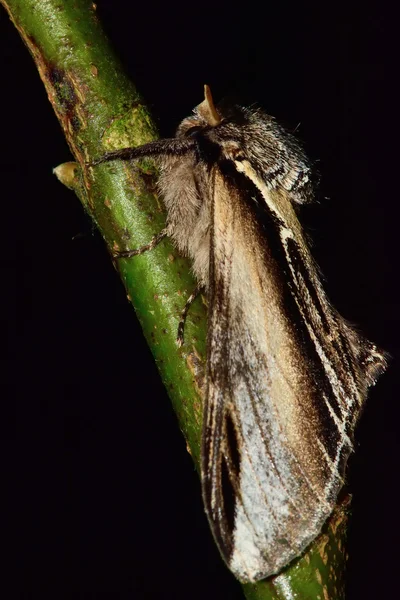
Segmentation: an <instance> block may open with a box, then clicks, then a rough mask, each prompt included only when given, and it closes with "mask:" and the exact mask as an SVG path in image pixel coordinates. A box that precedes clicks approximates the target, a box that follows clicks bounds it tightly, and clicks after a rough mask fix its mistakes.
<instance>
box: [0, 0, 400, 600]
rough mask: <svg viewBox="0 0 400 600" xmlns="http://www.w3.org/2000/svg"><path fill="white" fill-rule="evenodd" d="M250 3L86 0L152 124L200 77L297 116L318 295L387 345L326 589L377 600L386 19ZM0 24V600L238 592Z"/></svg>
mask: <svg viewBox="0 0 400 600" xmlns="http://www.w3.org/2000/svg"><path fill="white" fill-rule="evenodd" d="M274 4H275V3H274ZM261 6H262V10H263V13H259V11H260V10H261ZM261 6H260V5H258V4H257V3H254V2H248V3H244V4H243V3H241V4H240V6H238V7H237V8H235V7H234V6H233V5H231V4H230V3H224V2H219V3H217V4H216V5H214V4H213V3H208V4H207V3H205V4H200V3H193V4H187V5H186V6H185V7H184V9H182V8H181V7H178V4H177V3H175V4H174V3H172V4H171V3H160V4H159V5H157V4H150V3H144V6H142V7H141V8H139V9H138V7H135V6H133V3H132V6H131V5H130V4H129V5H128V3H126V2H123V1H122V0H113V1H112V2H111V1H110V2H107V1H106V0H103V1H100V0H99V1H98V14H99V16H100V19H101V20H102V21H103V23H104V27H105V29H106V31H107V33H108V35H109V36H110V38H111V39H112V41H113V44H114V46H115V48H116V50H117V52H118V54H119V55H120V57H121V60H122V61H123V63H124V65H125V67H126V70H127V71H128V73H129V74H130V76H131V77H132V78H133V79H134V81H135V82H136V84H137V86H138V89H139V90H140V91H141V92H142V94H143V95H144V97H145V98H146V100H147V101H148V102H149V104H150V105H151V107H152V109H153V114H154V115H155V117H156V119H157V122H158V124H159V128H160V132H161V134H162V135H164V136H166V135H172V134H173V132H174V128H175V127H176V125H177V124H178V122H179V121H180V120H181V119H182V118H183V117H184V116H186V115H187V114H188V113H189V112H190V111H191V109H192V108H193V107H194V106H195V105H196V104H198V103H199V102H200V101H201V100H202V86H203V84H204V83H208V84H210V86H211V89H212V91H213V94H214V97H215V98H216V99H217V100H218V99H220V98H222V97H226V96H232V97H234V98H235V99H236V100H239V101H240V102H242V103H244V104H252V103H256V104H257V105H259V106H262V107H263V108H264V109H265V110H266V111H267V112H269V113H270V114H273V115H274V116H276V117H277V118H278V119H279V120H280V121H281V122H282V123H283V124H285V125H286V126H287V127H288V128H289V129H291V130H293V129H294V128H296V127H297V126H298V129H297V135H298V136H299V138H300V139H301V140H302V141H303V143H304V144H305V147H306V149H307V152H308V153H309V155H310V156H311V157H312V159H313V160H314V161H315V162H316V166H317V168H318V170H319V172H320V173H321V175H322V182H321V185H320V188H319V192H318V200H319V202H318V203H315V204H314V205H312V206H311V207H309V208H306V209H305V210H304V211H303V212H304V216H303V221H304V223H305V225H306V228H307V230H308V231H309V233H310V234H311V235H312V238H313V240H314V255H315V256H316V258H317V260H318V262H319V264H320V266H321V267H322V271H323V273H324V274H325V276H326V288H327V290H328V293H329V295H330V297H331V299H332V301H333V302H334V304H335V305H336V306H337V307H338V308H339V310H340V311H341V312H342V314H343V315H344V316H346V317H347V318H348V319H349V320H350V321H352V322H354V323H357V325H359V327H360V328H361V329H362V331H364V332H365V334H366V335H368V337H370V338H371V339H373V340H374V341H376V342H377V343H379V344H380V345H381V346H382V347H384V348H385V349H387V350H388V351H389V352H390V353H391V354H392V356H393V360H392V363H391V367H390V370H389V371H388V373H387V374H386V375H385V376H384V377H382V379H381V380H380V381H379V385H378V386H377V387H376V388H375V389H374V390H373V391H372V393H371V395H370V399H369V401H368V403H367V405H366V409H365V412H364V415H363V418H362V420H361V423H360V426H359V427H358V430H357V436H356V448H357V452H356V454H355V455H354V456H353V458H352V459H351V463H350V470H349V476H348V480H349V486H350V489H351V490H352V492H353V493H354V500H353V512H354V514H353V518H352V523H351V528H350V540H349V554H350V559H349V572H348V594H347V598H349V599H350V600H352V599H356V598H375V597H380V598H384V597H392V595H393V589H394V588H393V589H392V586H394V585H395V582H396V579H395V576H396V575H397V571H396V570H395V569H396V568H397V564H398V558H399V551H398V538H399V533H400V516H399V511H398V499H397V487H398V483H397V476H398V460H399V454H400V453H399V450H400V448H399V436H398V417H399V408H398V406H399V402H398V396H399V390H398V380H397V377H396V374H397V371H398V367H397V356H398V335H399V331H398V321H399V316H398V314H399V311H398V301H397V297H398V294H397V287H398V284H397V279H398V277H397V276H396V275H397V273H398V252H397V244H398V238H399V233H398V231H399V225H398V202H399V193H398V181H399V168H398V165H397V156H396V154H397V134H398V125H397V120H398V116H397V112H398V109H397V104H398V99H397V98H395V97H394V88H395V84H394V83H392V82H393V81H395V79H396V78H395V72H396V67H395V56H393V57H392V53H394V50H395V37H394V36H392V33H391V27H390V22H391V18H392V17H391V15H389V14H386V13H384V12H383V10H382V9H381V8H380V7H379V6H377V5H375V6H374V5H370V6H369V7H366V6H364V9H363V12H359V11H358V10H356V8H355V7H354V8H351V7H347V8H346V9H345V10H343V11H342V10H340V9H339V8H337V9H336V10H335V9H334V8H331V9H330V8H328V7H327V6H323V7H319V9H313V10H311V9H310V8H308V9H306V8H305V7H302V8H301V7H299V6H298V3H296V6H297V8H296V9H295V11H294V7H293V6H292V5H291V3H287V4H283V5H281V8H277V7H276V6H274V9H273V11H272V9H271V8H270V7H269V6H268V4H267V3H265V4H263V5H261ZM144 10H147V11H148V12H147V13H146V14H144V13H141V11H144ZM293 11H294V12H293ZM393 18H394V16H393ZM150 20H151V22H150ZM0 28H1V29H0V48H1V115H2V119H1V150H2V152H1V160H0V168H1V180H0V181H1V210H2V235H1V243H2V249H1V263H2V275H1V281H2V283H3V286H2V288H3V292H2V294H1V300H2V303H4V306H2V309H1V319H2V325H3V328H4V329H3V330H5V331H6V334H7V344H6V345H3V344H2V346H3V348H2V365H3V366H4V367H5V369H4V373H3V375H2V377H1V381H2V385H5V386H6V390H7V392H8V394H7V395H6V396H5V397H6V399H7V404H8V402H9V400H8V399H10V400H11V401H12V404H14V403H15V405H16V412H17V419H16V435H15V428H14V427H12V428H10V430H8V429H6V431H5V439H6V442H7V452H6V453H5V457H6V460H7V463H8V464H9V465H11V469H12V472H13V473H14V481H15V485H14V484H13V488H12V489H13V490H14V489H15V490H16V495H15V498H16V500H15V501H14V503H13V511H12V513H13V515H15V517H16V521H15V527H13V534H12V537H13V540H14V541H16V543H17V547H18V566H19V574H18V576H17V578H16V579H14V580H13V581H14V583H13V585H14V591H15V594H16V597H19V598H67V597H68V598H70V597H71V598H82V599H85V600H86V599H89V598H123V599H125V598H126V599H127V598H138V599H142V598H146V599H149V600H150V599H153V598H165V599H167V598H173V599H176V600H180V599H182V600H183V599H185V600H186V599H188V598H190V599H192V600H197V599H199V600H200V599H205V598H207V599H213V598H219V599H220V598H229V599H233V600H234V599H239V598H243V595H242V591H241V588H240V586H239V584H238V583H236V582H235V580H234V578H233V577H232V576H231V575H230V574H229V572H228V571H227V569H226V568H225V567H224V565H223V564H222V561H221V560H220V558H219V555H218V552H217V550H216V548H215V546H214V543H213V541H212V539H211V535H210V532H209V529H208V525H207V522H206V519H205V516H204V513H203V509H202V502H201V497H200V487H199V482H198V478H197V475H196V473H195V471H194V468H193V465H192V462H191V459H190V457H189V455H188V454H187V452H186V448H185V442H184V440H183V437H182V436H181V434H180V432H179V428H178V426H177V422H176V419H175V416H174V414H173V412H172V409H171V407H170V403H169V400H168V398H167V396H166V394H165V392H164V390H163V387H162V385H161V383H160V381H159V378H158V375H157V372H156V369H155V366H154V364H153V361H152V357H151V355H150V352H149V350H148V349H147V347H146V345H145V343H144V340H143V338H142V334H141V330H140V328H139V326H138V324H137V323H136V320H135V315H134V312H133V310H132V309H131V307H130V306H129V305H128V303H127V301H126V298H125V293H124V289H123V287H122V284H121V283H120V282H119V279H118V275H117V273H116V272H115V271H114V269H113V267H112V264H111V261H110V259H109V256H108V254H107V252H106V250H105V248H104V246H103V243H102V241H101V239H100V237H99V235H98V234H97V233H96V231H94V230H93V227H92V225H91V223H90V221H89V219H88V218H87V217H86V216H85V215H84V213H83V210H82V208H81V206H80V204H79V201H78V200H77V198H76V197H75V196H74V195H73V193H72V192H70V191H68V190H67V189H66V188H63V186H62V185H60V184H59V183H58V182H57V180H56V179H55V177H54V176H53V175H52V172H51V170H52V168H53V167H54V166H56V165H58V164H59V163H61V162H64V161H66V160H70V159H71V156H70V153H69V150H68V147H67V145H66V143H65V141H64V139H63V135H62V132H61V129H60V127H59V125H58V122H57V120H56V118H55V116H54V114H53V112H52V109H51V106H50V104H49V103H48V101H47V98H46V94H45V91H44V88H43V85H42V83H41V81H40V79H39V76H38V74H37V72H36V70H35V66H34V64H33V61H32V59H31V57H30V55H29V53H28V51H27V50H26V48H25V47H24V45H23V43H22V42H21V40H20V38H19V36H18V33H17V31H16V30H15V29H14V28H13V26H12V24H11V23H10V22H9V21H8V18H7V16H6V14H5V12H4V11H3V10H2V9H1V12H0ZM391 86H393V89H390V88H391ZM4 351H5V352H4ZM3 354H4V356H3ZM8 384H9V385H8ZM396 386H397V389H395V387H396ZM8 442H9V444H8ZM7 597H9V596H7Z"/></svg>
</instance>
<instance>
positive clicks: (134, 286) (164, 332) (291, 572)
mask: <svg viewBox="0 0 400 600" xmlns="http://www.w3.org/2000/svg"><path fill="white" fill-rule="evenodd" d="M0 1H1V3H2V4H3V5H4V7H5V8H6V10H7V11H8V13H9V15H10V18H11V19H12V21H13V23H14V25H15V26H16V28H17V29H18V31H19V33H20V35H21V37H22V39H23V40H24V42H25V44H26V45H27V47H28V49H29V51H30V52H31V54H32V56H33V59H34V61H35V63H36V66H37V68H38V71H39V74H40V77H41V78H42V81H43V83H44V85H45V87H46V90H47V93H48V97H49V100H50V102H51V104H52V106H53V109H54V111H55V113H56V115H57V117H58V119H59V121H60V124H61V126H62V129H63V131H64V134H65V137H66V139H67V141H68V144H69V147H70V149H71V152H72V154H73V155H74V158H75V161H76V163H66V164H65V165H60V167H58V169H57V170H56V174H57V176H58V178H59V179H60V180H61V181H62V182H63V183H64V184H65V185H67V186H68V187H70V188H72V189H73V190H74V191H75V192H76V193H77V195H78V197H79V199H80V200H81V202H82V204H83V206H84V207H85V209H86V210H87V211H88V212H89V213H90V215H91V216H92V218H93V219H94V221H95V223H96V225H97V227H98V228H99V230H100V232H101V234H102V236H103V238H104V240H105V242H106V244H107V247H108V249H109V250H110V253H111V254H112V253H114V252H115V251H118V250H124V249H132V248H137V247H140V246H142V245H144V244H147V243H148V242H149V241H150V240H151V238H152V237H153V236H154V235H155V234H157V233H158V232H160V231H161V229H162V228H163V226H164V223H165V213H164V208H163V206H162V204H161V203H160V201H159V200H158V199H157V198H156V197H154V195H152V193H151V192H152V191H153V190H154V189H155V173H154V169H153V168H152V167H151V166H150V165H149V164H147V163H146V162H144V161H143V162H142V163H141V164H140V165H139V166H137V167H135V168H132V166H131V165H130V164H129V163H111V164H107V165H100V166H98V167H95V168H88V167H87V166H86V165H87V163H88V162H89V161H91V160H93V159H94V158H97V157H98V156H100V155H102V154H103V153H104V152H106V151H110V150H114V149H117V148H122V147H127V146H137V145H140V144H143V143H146V142H148V141H151V140H153V139H155V138H156V137H157V133H156V128H155V127H154V124H153V123H152V120H151V118H150V115H149V111H148V109H147V108H146V106H145V105H144V104H143V101H142V99H141V98H140V95H139V94H138V92H137V90H136V89H135V87H134V86H133V84H132V83H131V82H130V81H129V80H128V79H127V78H126V76H125V75H124V73H123V72H122V69H121V67H120V65H119V63H118V60H117V59H116V57H115V56H114V54H113V52H112V50H111V48H110V45H109V43H108V41H107V39H106V37H105V35H104V33H103V31H102V28H101V26H100V24H99V21H98V18H97V16H96V7H95V5H94V4H93V3H92V2H89V1H88V0H40V1H38V0H0ZM201 84H202V82H199V92H200V90H201ZM198 100H199V102H200V101H201V98H199V99H198ZM116 266H117V268H118V269H119V272H120V274H121V278H122V281H123V283H124V285H125V288H126V291H127V295H128V298H129V300H130V301H131V302H132V304H133V306H134V307H135V310H136V313H137V316H138V318H139V320H140V323H141V325H142V327H143V331H144V334H145V336H146V338H147V341H148V343H149V345H150V347H151V350H152V352H153V355H154V358H155V361H156V363H157V366H158V368H159V371H160V374H161V377H162V379H163V381H164V384H165V386H166V388H167V390H168V393H169V395H170V398H171V400H172V403H173V406H174V410H175V412H176V414H177V416H178V419H179V424H180V428H181V430H182V432H183V434H184V436H185V438H186V440H187V443H188V449H189V451H190V453H191V455H192V457H193V460H194V462H195V464H196V466H197V468H198V466H199V455H200V438H201V421H202V411H201V404H202V401H201V395H200V393H199V389H200V386H201V372H202V365H204V360H205V331H206V310H205V307H204V305H203V303H202V302H201V299H200V298H199V299H197V300H196V302H195V303H194V305H193V307H192V308H191V310H190V313H189V317H188V320H187V325H186V328H185V344H184V346H183V347H182V348H181V349H179V348H178V346H177V344H176V333H177V327H178V321H179V316H180V312H181V310H182V308H183V306H184V304H185V301H186V299H187V297H188V296H189V295H190V294H191V292H192V291H193V289H194V287H195V282H194V281H193V278H192V276H191V274H190V265H189V263H188V261H187V260H186V259H183V258H182V257H180V256H179V255H178V254H177V252H176V250H175V249H174V248H173V247H172V246H171V244H170V242H169V241H168V240H164V241H162V242H161V243H160V244H159V246H158V247H157V248H156V249H155V250H153V251H151V252H146V253H144V254H142V255H141V256H137V257H135V258H134V259H124V260H122V259H120V260H118V261H117V263H116ZM94 301H95V297H94ZM99 327H101V322H100V323H99ZM132 345H134V341H133V342H132ZM110 351H111V350H110ZM127 380H128V377H127ZM347 507H348V505H347V504H346V503H345V504H342V505H341V506H339V507H338V509H337V511H336V512H335V513H334V515H333V517H332V519H331V520H330V523H329V524H327V525H326V527H325V529H324V532H323V533H322V534H321V536H320V537H319V538H318V539H317V540H316V541H315V542H314V543H313V544H312V546H311V547H310V549H309V551H308V552H307V553H306V554H305V556H303V557H302V558H301V559H299V560H297V561H295V562H294V563H293V564H292V565H291V566H290V567H289V568H287V569H286V570H285V572H284V573H283V574H281V575H279V576H278V577H276V578H270V579H268V580H266V581H263V582H259V583H257V584H255V585H244V586H243V588H244V591H245V594H246V596H247V598H248V599H257V600H267V599H269V600H271V599H283V598H286V599H288V600H289V599H292V598H310V599H314V598H320V599H321V600H326V599H327V598H332V599H335V600H337V599H339V598H342V597H343V590H342V588H343V566H344V562H345V551H344V545H343V539H344V537H345V530H346V527H345V523H346V519H347Z"/></svg>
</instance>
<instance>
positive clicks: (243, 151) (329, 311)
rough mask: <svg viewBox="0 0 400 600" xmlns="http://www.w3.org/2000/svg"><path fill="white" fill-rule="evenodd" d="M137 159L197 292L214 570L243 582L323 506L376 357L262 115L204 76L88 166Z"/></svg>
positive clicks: (306, 181)
mask: <svg viewBox="0 0 400 600" xmlns="http://www.w3.org/2000/svg"><path fill="white" fill-rule="evenodd" d="M143 156H151V157H154V159H155V160H156V161H157V162H158V163H159V165H160V168H161V174H160V179H159V188H160V191H161V194H162V197H163V199H164V202H165V206H166V209H167V226H166V230H165V233H166V234H167V235H169V236H170V237H171V239H172V241H173V242H174V244H175V246H176V247H177V248H178V250H179V251H180V252H182V253H183V254H185V255H187V256H189V257H190V258H191V259H192V262H193V271H194V273H195V275H196V277H197V279H198V282H199V286H201V287H204V288H205V289H206V291H207V294H208V307H209V308H208V311H209V314H208V330H207V367H206V376H205V402H204V415H203V434H202V457H201V477H202V490H203V499H204V505H205V510H206V513H207V516H208V519H209V523H210V527H211V530H212V532H213V535H214V538H215V540H216V542H217V544H218V547H219V549H220V551H221V554H222V556H223V558H224V560H225V561H226V563H227V565H228V566H229V568H230V569H231V570H232V572H233V573H234V574H235V575H236V576H237V577H238V578H239V579H241V580H242V581H256V580H258V579H261V578H264V577H268V576H269V575H271V574H275V573H278V572H279V571H280V570H281V569H282V568H283V567H284V566H285V565H287V564H288V563H289V562H290V561H291V560H292V559H293V558H295V557H297V556H299V554H301V552H302V551H303V550H304V549H305V548H306V547H307V545H308V544H309V543H310V542H311V541H312V540H313V539H314V538H315V537H316V536H317V535H318V533H319V532H320V531H321V528H322V526H323V524H324V522H325V520H326V519H327V517H328V516H329V515H330V513H331V512H332V510H333V508H334V506H335V503H336V499H337V496H338V493H339V491H340V489H341V487H342V485H343V480H344V475H345V468H346V462H347V459H348V456H349V453H350V451H351V450H352V444H353V437H354V428H355V425H356V423H357V420H358V417H359V415H360V412H361V409H362V406H363V403H364V400H365V398H366V394H367V390H368V387H369V386H370V385H372V384H374V383H375V381H376V379H377V377H378V375H379V374H380V373H381V372H382V371H383V370H384V369H385V366H386V361H385V355H384V353H382V352H381V351H380V350H379V349H378V348H376V346H375V345H374V344H372V343H370V342H368V341H367V340H365V339H364V338H363V337H362V336H360V335H359V334H358V333H357V332H356V331H355V330H353V329H352V328H351V327H350V326H349V325H348V323H347V322H346V321H345V320H344V319H343V318H342V317H341V316H340V315H339V314H338V312H337V311H336V310H335V309H334V308H333V307H332V306H331V304H330V303H329V301H328V299H327V297H326V295H325V292H324V290H323V288H322V285H321V282H320V279H319V275H318V272H317V270H316V267H315V264H314V261H313V259H312V257H311V254H310V251H309V249H308V246H307V243H306V240H305V237H304V235H303V232H302V228H301V225H300V222H299V220H298V217H297V213H296V211H295V208H294V207H295V205H299V204H303V203H305V202H308V201H309V200H310V199H311V198H312V186H311V168H310V164H309V162H308V160H307V158H306V157H305V155H304V153H303V151H302V149H301V148H300V146H299V144H298V143H297V141H296V140H295V139H294V138H293V137H292V136H291V135H290V134H288V133H287V132H285V131H284V130H283V129H282V128H281V127H280V126H279V125H278V124H277V123H276V121H275V120H274V119H273V118H272V117H270V116H268V115H266V114H265V113H263V112H262V111H261V110H250V109H246V108H242V107H232V109H230V110H229V111H223V110H221V109H219V108H216V107H215V106H214V103H213V101H212V97H211V93H210V91H209V88H208V87H207V86H206V87H205V100H204V102H202V103H201V104H200V105H199V106H198V107H197V108H196V109H195V110H194V114H193V115H192V116H190V117H187V118H186V119H184V120H183V121H182V123H181V125H180V126H179V128H178V130H177V135H176V137H175V138H172V139H166V140H160V141H158V142H153V143H150V144H146V145H144V146H141V147H139V148H133V149H132V148H126V149H123V150H118V151H116V152H112V153H109V154H108V155H105V156H104V157H102V158H101V159H99V160H98V161H96V162H95V163H93V164H98V163H100V162H104V161H108V160H116V159H123V160H133V159H138V158H140V157H143ZM161 237H162V235H159V236H158V237H157V238H155V240H156V239H157V240H158V239H161ZM152 245H154V243H153V244H149V245H148V246H147V247H145V248H146V249H148V248H150V247H151V246H152ZM138 252H140V251H129V250H128V251H126V252H124V253H122V254H123V255H124V256H134V255H135V254H137V253H138Z"/></svg>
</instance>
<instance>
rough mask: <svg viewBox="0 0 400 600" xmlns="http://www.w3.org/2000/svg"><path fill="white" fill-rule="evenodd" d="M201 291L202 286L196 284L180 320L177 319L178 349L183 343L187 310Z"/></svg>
mask: <svg viewBox="0 0 400 600" xmlns="http://www.w3.org/2000/svg"><path fill="white" fill-rule="evenodd" d="M203 289H204V285H202V284H200V283H198V284H197V285H196V287H195V288H194V290H193V292H192V293H191V294H190V296H189V298H188V299H187V300H186V304H185V306H184V308H183V310H182V312H181V318H180V319H179V324H178V336H177V338H176V342H177V344H178V346H179V348H181V347H182V345H183V342H184V338H183V334H184V329H185V323H186V317H187V314H188V312H189V308H190V307H191V305H192V304H193V302H194V301H195V300H196V298H197V296H198V295H199V294H200V292H201V291H202V290H203Z"/></svg>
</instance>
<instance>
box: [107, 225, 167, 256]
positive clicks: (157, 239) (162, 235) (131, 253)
mask: <svg viewBox="0 0 400 600" xmlns="http://www.w3.org/2000/svg"><path fill="white" fill-rule="evenodd" d="M166 236H167V230H166V229H163V230H162V231H160V233H157V235H155V236H154V237H153V238H152V240H151V242H150V243H149V244H146V245H145V246H141V247H140V248H136V249H135V250H122V252H114V257H115V258H131V257H132V256H139V255H140V254H143V253H144V252H147V250H153V248H155V247H156V246H157V245H158V244H159V243H160V242H161V240H163V239H164V238H165V237H166Z"/></svg>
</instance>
